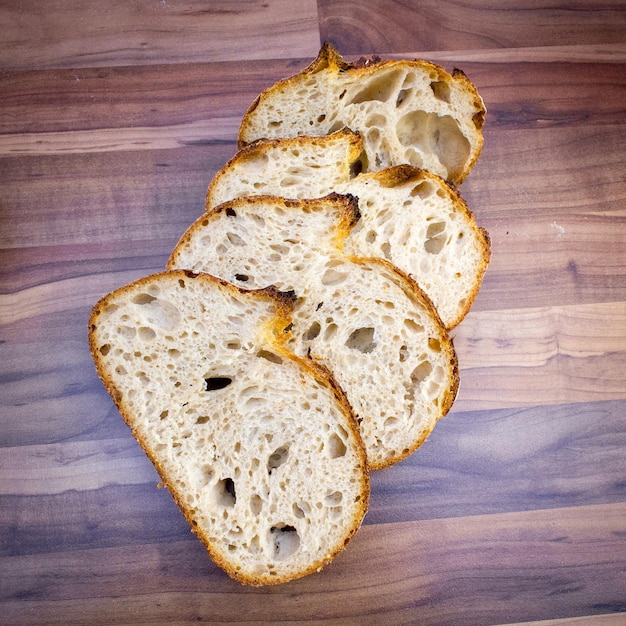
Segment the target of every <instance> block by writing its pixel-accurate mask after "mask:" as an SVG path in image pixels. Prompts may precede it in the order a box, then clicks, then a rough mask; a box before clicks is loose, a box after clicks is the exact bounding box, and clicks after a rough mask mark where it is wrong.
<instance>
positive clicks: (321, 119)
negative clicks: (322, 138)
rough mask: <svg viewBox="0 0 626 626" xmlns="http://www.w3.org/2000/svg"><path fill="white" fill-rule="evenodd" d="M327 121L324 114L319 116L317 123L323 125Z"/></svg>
mask: <svg viewBox="0 0 626 626" xmlns="http://www.w3.org/2000/svg"><path fill="white" fill-rule="evenodd" d="M325 119H326V115H325V114H324V113H322V114H321V115H318V116H317V123H318V124H321V123H322V122H323V121H324V120H325Z"/></svg>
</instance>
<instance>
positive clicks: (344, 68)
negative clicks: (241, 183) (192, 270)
mask: <svg viewBox="0 0 626 626" xmlns="http://www.w3.org/2000/svg"><path fill="white" fill-rule="evenodd" d="M484 116H485V107H484V103H483V101H482V98H481V97H480V95H479V94H478V92H477V90H476V88H475V87H474V85H473V84H472V83H471V82H470V81H469V80H468V78H467V77H466V76H465V75H464V74H463V73H462V72H459V71H457V72H455V73H453V74H452V75H450V74H449V73H448V72H446V71H445V70H444V69H443V68H441V67H439V66H438V65H435V64H433V63H429V62H426V61H422V60H401V61H393V60H387V61H375V62H372V63H368V64H362V65H356V64H350V63H346V62H345V61H344V60H343V59H342V58H341V56H340V55H339V53H338V52H337V51H336V50H335V49H334V48H333V47H332V46H331V45H330V44H325V45H324V46H323V47H322V49H321V50H320V53H319V55H318V58H317V59H316V60H315V61H314V62H313V63H312V64H311V65H310V66H309V67H308V68H306V69H305V70H303V71H302V72H300V73H298V74H296V75H294V76H292V77H290V78H287V79H284V80H282V81H279V82H278V83H276V84H275V85H273V86H272V87H270V88H268V89H266V90H265V91H264V92H263V93H262V94H261V95H260V96H259V97H258V98H257V100H255V102H254V103H253V104H252V105H251V106H250V108H249V110H248V112H247V113H246V115H245V116H244V118H243V120H242V123H241V127H240V132H239V140H240V145H241V146H244V145H247V144H249V143H251V142H253V141H256V140H258V139H272V138H278V137H295V136H298V135H323V134H329V133H332V132H334V131H337V130H340V129H341V128H344V127H347V128H350V129H351V130H353V131H358V132H359V133H361V134H362V135H363V137H364V138H365V147H366V152H367V157H368V159H367V163H368V168H369V169H370V171H377V170H380V169H383V168H386V167H389V166H391V165H401V164H409V165H414V166H417V167H420V168H425V169H428V170H429V171H431V172H433V173H435V174H438V175H440V176H442V177H443V178H445V179H447V180H450V181H452V182H455V183H457V184H458V183H460V182H462V180H463V179H464V178H465V177H466V176H467V174H468V173H469V172H470V170H471V169H472V167H473V165H474V163H475V161H476V159H477V158H478V156H479V154H480V151H481V149H482V144H483V136H482V131H481V129H482V125H483V122H484Z"/></svg>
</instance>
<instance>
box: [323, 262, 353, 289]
mask: <svg viewBox="0 0 626 626" xmlns="http://www.w3.org/2000/svg"><path fill="white" fill-rule="evenodd" d="M347 278H348V273H347V272H342V271H340V270H338V269H336V268H335V267H333V266H331V267H328V268H327V269H326V271H325V272H324V274H323V275H322V285H326V286H327V287H328V286H329V285H339V284H340V283H343V282H344V281H345V280H346V279H347Z"/></svg>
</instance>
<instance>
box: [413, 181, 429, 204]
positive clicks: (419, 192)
mask: <svg viewBox="0 0 626 626" xmlns="http://www.w3.org/2000/svg"><path fill="white" fill-rule="evenodd" d="M434 191H435V187H434V185H433V184H432V183H431V182H430V181H428V180H423V181H422V182H420V183H418V184H417V185H415V187H413V189H411V195H412V196H413V197H416V196H417V197H418V198H420V199H422V200H426V198H428V197H430V196H432V195H433V193H434Z"/></svg>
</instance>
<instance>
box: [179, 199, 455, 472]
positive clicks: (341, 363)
mask: <svg viewBox="0 0 626 626" xmlns="http://www.w3.org/2000/svg"><path fill="white" fill-rule="evenodd" d="M351 209H352V212H353V213H354V211H356V201H355V199H354V198H351V197H349V196H332V197H331V196H329V197H326V198H323V199H318V200H299V201H296V200H293V201H286V200H284V199H281V198H275V197H269V196H265V197H250V198H239V199H237V200H234V201H233V202H230V203H227V204H226V205H221V206H220V207H218V208H217V209H216V210H215V211H214V212H212V213H210V214H207V215H205V216H204V217H202V218H201V219H200V220H198V221H197V222H196V223H195V224H194V225H193V226H192V227H191V228H190V229H189V230H188V231H187V233H186V234H185V236H184V237H183V238H182V239H181V242H180V244H179V245H178V246H177V247H176V249H175V251H174V253H173V254H172V257H171V258H170V268H172V269H174V268H179V269H180V268H188V269H191V270H193V271H197V272H201V271H210V272H212V273H214V274H215V275H217V276H219V277H220V278H222V279H224V280H226V281H229V282H232V283H234V284H237V285H240V286H245V287H246V288H253V289H260V288H264V287H267V286H269V285H273V286H275V287H276V288H278V289H280V290H284V291H287V290H289V291H293V292H294V293H295V296H296V301H295V306H294V314H293V325H292V331H291V338H290V339H289V341H288V343H287V346H288V347H289V348H290V349H291V350H293V352H295V353H296V354H298V355H301V356H309V357H312V358H314V359H316V360H317V361H319V362H321V363H323V364H325V365H326V366H327V367H328V368H329V369H330V370H331V371H332V372H333V375H334V377H335V378H336V380H337V381H338V383H339V384H340V386H341V387H342V388H343V389H344V391H345V392H346V395H347V397H348V400H349V401H350V403H351V405H352V407H353V408H354V411H355V413H356V414H357V417H358V418H359V420H360V423H361V434H362V437H363V440H364V442H365V446H366V449H367V455H368V461H369V464H370V466H371V467H372V468H380V467H385V466H387V465H390V464H392V463H396V462H398V461H399V460H401V459H402V458H404V457H406V456H407V455H408V454H410V453H411V452H412V451H414V450H415V449H416V448H417V447H418V446H419V445H421V443H422V442H423V441H424V440H425V438H426V437H427V436H428V434H429V433H430V432H431V431H432V429H433V428H434V425H435V423H436V422H437V420H438V419H439V418H440V417H442V416H443V415H445V413H447V411H448V410H449V408H450V406H451V404H452V401H453V399H454V397H455V394H456V389H457V385H458V372H457V367H456V355H455V353H454V348H453V346H452V342H451V340H450V338H449V336H448V334H447V332H446V329H445V327H444V326H443V324H442V322H441V320H440V318H439V316H438V315H437V313H436V310H435V309H434V307H433V306H432V304H431V302H430V300H429V299H428V298H427V297H426V296H425V295H424V294H423V292H422V291H421V290H420V289H419V288H418V286H417V285H416V283H415V282H414V281H412V280H411V279H409V278H408V277H407V276H405V275H404V274H401V273H400V272H398V270H397V269H396V268H395V267H394V266H393V265H391V264H390V263H388V262H386V261H384V260H379V259H368V260H366V259H357V258H353V257H349V256H346V255H345V254H343V252H342V251H341V248H342V246H343V241H344V240H345V237H346V236H347V235H348V233H349V232H350V230H349V228H348V227H347V224H349V223H350V220H349V218H348V217H347V216H348V215H349V213H350V210H351Z"/></svg>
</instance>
